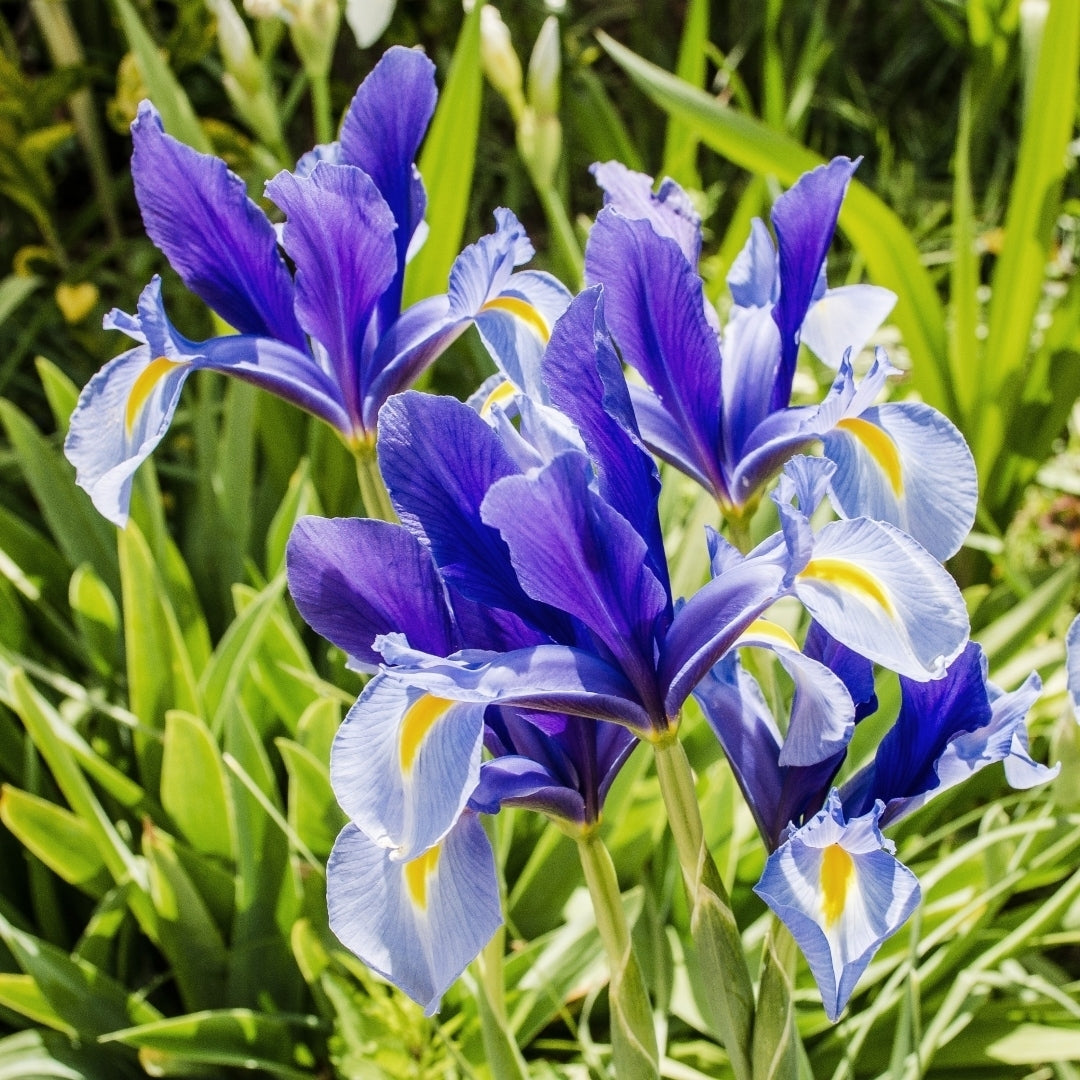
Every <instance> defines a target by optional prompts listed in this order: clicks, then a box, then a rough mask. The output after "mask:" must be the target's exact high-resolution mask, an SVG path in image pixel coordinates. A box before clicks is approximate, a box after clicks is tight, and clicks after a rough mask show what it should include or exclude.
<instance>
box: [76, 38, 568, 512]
mask: <svg viewBox="0 0 1080 1080" xmlns="http://www.w3.org/2000/svg"><path fill="white" fill-rule="evenodd" d="M435 98H436V91H435V80H434V65H432V63H431V62H430V61H429V60H428V59H427V58H426V57H425V56H424V55H423V54H422V53H420V52H417V51H415V50H411V49H405V48H400V47H397V48H393V49H390V50H389V51H388V52H387V53H386V55H385V56H383V58H382V59H381V60H380V61H379V63H378V64H377V65H376V66H375V68H374V70H373V71H372V72H371V74H370V75H369V76H368V78H367V79H366V80H365V81H364V83H363V84H362V85H361V87H360V88H359V90H358V91H357V93H356V96H355V97H354V99H353V101H352V104H351V105H350V106H349V109H348V111H347V112H346V114H345V118H344V121H343V124H342V129H341V139H340V142H336V143H333V144H331V145H329V146H322V147H318V148H316V150H314V151H312V152H310V153H309V154H306V155H305V156H304V157H303V158H302V159H301V160H300V162H299V163H298V165H297V168H296V170H295V171H294V172H282V173H279V174H278V175H277V176H276V177H274V179H272V180H271V181H270V182H269V183H268V184H267V186H266V194H267V196H268V197H269V198H270V199H271V200H273V202H274V203H275V204H276V205H277V206H278V208H279V209H280V210H281V211H283V213H284V214H285V217H286V221H285V224H284V226H282V227H281V229H280V232H279V229H278V228H277V227H275V225H274V224H272V223H271V221H270V219H269V218H268V217H267V216H266V214H264V213H263V211H262V210H261V209H260V208H259V207H258V206H257V205H256V204H255V203H254V202H252V201H251V199H249V198H248V196H247V192H246V189H245V187H244V184H243V181H242V180H240V178H239V177H237V176H236V175H234V174H233V173H231V172H230V171H229V170H228V168H227V167H226V165H225V163H224V162H223V161H221V160H220V159H218V158H215V157H212V156H209V155H206V154H200V153H198V152H196V151H195V150H192V149H191V148H190V147H188V146H185V145H183V144H182V143H179V142H177V141H176V140H175V139H173V138H172V137H170V136H169V135H166V134H165V132H164V129H163V127H162V124H161V119H160V117H159V116H158V114H157V112H156V110H155V109H154V108H153V106H152V105H150V103H149V102H144V103H143V104H142V105H141V106H140V108H139V114H138V117H137V119H136V120H135V122H134V124H133V125H132V137H133V141H134V156H133V159H132V175H133V178H134V181H135V194H136V197H137V199H138V202H139V207H140V209H141V211H142V216H143V223H144V225H145V227H146V231H147V233H148V234H149V236H150V238H151V239H152V240H153V241H154V243H155V244H156V245H157V246H158V247H159V248H160V249H161V250H162V252H164V254H165V256H166V257H167V258H168V260H169V262H170V263H171V264H172V266H173V268H174V269H175V270H176V271H177V273H178V274H179V275H180V277H181V279H182V280H183V282H184V284H185V285H187V287H188V288H189V289H191V291H192V292H194V293H195V294H196V295H198V296H199V297H200V298H201V299H202V300H204V301H205V302H206V303H207V304H208V305H209V306H210V307H211V308H212V309H213V310H214V311H215V312H216V313H217V314H218V315H219V316H220V317H221V318H222V319H223V320H224V321H225V322H227V323H228V324H230V325H231V326H232V327H234V328H235V329H236V331H237V333H236V334H233V335H227V336H221V337H214V338H211V339H209V340H208V341H202V342H194V341H190V340H188V339H187V338H185V337H183V336H182V335H180V334H179V333H178V332H177V331H176V330H175V329H174V328H173V326H172V324H171V323H170V322H169V319H168V317H167V316H166V314H165V310H164V307H163V305H162V299H161V285H160V281H159V280H158V279H157V278H156V277H155V278H154V280H153V281H152V282H151V283H150V284H149V285H148V286H147V287H146V289H145V290H144V291H143V294H142V296H141V297H140V299H139V305H138V310H137V313H136V314H135V315H126V314H124V313H122V312H118V311H114V312H112V313H111V314H110V315H109V316H108V317H107V318H106V321H105V325H106V327H108V328H111V329H118V330H122V331H123V332H124V333H126V334H127V335H128V336H129V337H131V338H133V339H134V340H135V341H137V342H138V344H137V345H136V347H135V348H133V349H130V350H129V351H128V352H125V353H124V354H122V355H121V356H118V357H117V358H116V359H114V360H112V361H111V362H110V363H108V364H107V365H106V366H105V367H104V368H103V369H102V370H101V371H100V372H99V373H98V374H97V375H95V376H94V377H93V378H92V379H91V380H90V382H89V383H88V384H87V386H86V387H85V389H84V390H83V393H82V395H81V397H80V399H79V403H78V406H77V408H76V410H75V412H74V415H73V416H72V420H71V430H70V434H69V435H68V439H67V443H66V445H65V451H66V453H67V455H68V458H69V459H70V460H71V461H72V463H73V464H74V465H75V467H76V469H77V480H78V483H79V484H80V485H82V486H83V487H84V488H86V490H87V491H88V492H89V493H90V496H91V498H92V499H93V500H94V503H95V505H96V506H97V508H98V509H99V510H100V511H101V513H102V514H104V515H105V516H106V517H108V518H109V519H110V520H112V521H114V522H116V523H117V524H118V525H123V524H124V522H125V521H126V518H127V512H128V505H129V503H130V489H131V481H132V475H133V473H134V471H135V469H136V467H137V466H138V465H139V463H140V462H141V461H143V460H144V459H145V458H146V457H147V456H148V455H149V454H150V453H151V451H152V450H153V449H154V447H155V446H156V445H157V444H158V443H159V442H160V441H161V439H162V438H163V437H164V435H165V432H166V430H167V429H168V427H169V424H170V423H171V421H172V417H173V414H174V412H175V410H176V407H177V402H178V400H179V396H180V391H181V388H182V386H183V384H184V382H185V380H186V379H187V377H188V376H189V375H190V374H191V372H192V371H196V370H199V369H201V368H209V369H212V370H215V371H221V372H223V373H225V374H229V375H233V376H235V377H236V378H240V379H243V380H245V381H247V382H250V383H253V384H255V385H256V386H260V387H262V388H263V389H265V390H269V391H270V392H271V393H274V394H276V395H278V396H279V397H282V398H284V399H285V400H287V401H290V402H292V403H293V404H295V405H298V406H299V407H300V408H302V409H305V410H306V411H308V412H309V413H312V414H313V415H315V416H317V417H319V418H320V419H322V420H324V421H326V423H328V424H330V425H331V426H332V427H333V428H335V429H336V430H337V431H338V432H339V434H340V435H341V437H342V439H343V440H344V441H345V442H346V443H347V444H348V445H349V446H350V447H351V448H353V449H354V450H364V449H370V447H371V445H372V443H373V441H374V434H375V423H376V417H377V415H378V411H379V407H380V406H381V405H382V403H383V402H384V401H385V400H386V399H387V398H388V397H389V396H390V395H391V394H393V393H396V392H397V391H399V390H402V389H404V388H405V387H406V386H408V385H409V384H410V383H411V382H412V381H413V380H414V379H415V378H416V377H417V375H418V374H419V373H420V372H421V371H422V370H423V369H424V367H425V366H426V365H428V364H430V363H431V362H432V361H433V360H434V359H435V358H436V357H437V356H438V355H439V353H440V352H442V351H443V350H444V349H445V348H446V347H447V346H448V345H449V344H450V343H451V342H452V341H453V340H454V339H455V338H456V337H457V336H458V335H460V334H461V333H463V332H464V330H465V329H466V328H467V327H468V326H470V325H471V324H473V323H476V324H477V326H478V327H479V329H480V332H481V335H482V336H483V338H484V341H485V343H486V344H487V345H488V347H489V349H490V350H491V351H492V353H493V356H494V357H495V359H496V363H498V364H499V365H500V366H501V367H502V368H503V370H504V371H505V372H506V374H507V376H508V377H509V378H511V379H515V378H517V379H521V378H522V375H521V372H522V371H527V370H530V369H531V368H533V367H535V365H536V363H537V362H538V358H539V355H540V353H541V352H542V350H543V347H544V345H545V344H546V340H547V336H548V334H549V333H550V328H551V326H552V324H553V323H554V321H555V319H556V318H557V317H558V315H559V314H560V313H561V312H562V311H563V309H564V308H565V307H566V304H567V303H568V302H569V298H570V297H569V293H568V292H567V291H566V289H565V288H563V286H562V285H560V284H559V283H558V282H557V281H556V280H555V279H554V278H552V277H551V276H550V275H547V274H542V273H538V272H532V271H523V272H520V273H514V272H513V271H514V268H515V267H516V266H518V265H520V264H521V263H523V262H525V261H527V260H528V259H529V258H531V256H532V253H533V249H532V245H531V244H530V243H529V241H528V238H527V237H526V236H525V233H524V231H523V230H522V228H521V226H520V224H519V223H518V221H517V219H516V218H515V217H514V215H513V214H512V213H510V211H508V210H499V211H497V212H496V221H497V226H498V227H497V230H496V232H495V233H494V234H493V235H490V236H486V237H484V238H483V239H482V240H480V241H479V243H477V244H474V245H472V246H471V247H469V248H466V250H465V251H464V252H462V254H461V255H460V256H459V257H458V259H457V261H456V262H455V263H454V266H453V269H452V271H451V274H450V284H449V290H448V292H447V294H446V295H443V296H436V297H431V298H428V299H425V300H421V301H420V302H419V303H417V304H414V305H413V306H412V307H410V308H409V309H408V310H406V311H404V312H403V311H402V310H401V297H402V284H403V280H404V273H405V265H406V262H407V259H408V257H409V255H410V253H411V251H412V250H414V249H415V247H417V246H418V245H419V244H420V243H421V242H422V241H423V237H424V235H425V232H426V225H425V223H424V220H423V218H424V210H425V207H426V197H425V194H424V186H423V183H422V182H421V179H420V176H419V173H418V172H417V170H416V166H415V165H414V163H413V159H414V157H415V156H416V152H417V148H418V147H419V145H420V141H421V139H422V138H423V136H424V132H425V131H426V129H427V125H428V122H429V120H430V118H431V115H432V112H433V110H434V107H435ZM280 248H283V249H284V252H285V254H286V255H288V257H289V259H290V261H291V263H292V265H293V267H294V272H290V270H289V267H288V265H287V264H286V262H285V259H284V258H283V256H282V252H281V250H280Z"/></svg>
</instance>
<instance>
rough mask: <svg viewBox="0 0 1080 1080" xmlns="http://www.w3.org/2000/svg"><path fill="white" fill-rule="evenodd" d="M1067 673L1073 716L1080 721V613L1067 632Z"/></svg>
mask: <svg viewBox="0 0 1080 1080" xmlns="http://www.w3.org/2000/svg"><path fill="white" fill-rule="evenodd" d="M1065 673H1066V684H1067V685H1068V688H1069V697H1070V698H1071V699H1072V709H1073V716H1075V717H1076V721H1077V723H1080V615H1077V617H1076V618H1075V619H1073V621H1072V622H1071V623H1070V624H1069V629H1068V632H1067V633H1066V634H1065Z"/></svg>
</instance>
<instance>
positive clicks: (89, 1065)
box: [0, 1030, 145, 1080]
mask: <svg viewBox="0 0 1080 1080" xmlns="http://www.w3.org/2000/svg"><path fill="white" fill-rule="evenodd" d="M144 1075H145V1074H144V1073H142V1071H141V1070H138V1071H137V1070H136V1068H135V1067H134V1065H133V1064H132V1063H129V1062H128V1061H123V1060H119V1059H118V1058H117V1056H116V1055H115V1054H109V1053H105V1052H102V1051H101V1050H99V1049H98V1048H97V1047H96V1046H93V1045H86V1044H85V1043H84V1044H81V1045H74V1044H73V1043H72V1042H71V1040H70V1039H69V1038H68V1037H67V1036H66V1035H61V1034H59V1033H57V1032H53V1031H40V1030H30V1031H20V1032H19V1033H18V1034H16V1035H9V1036H8V1037H7V1038H6V1039H0V1080H136V1077H138V1076H144Z"/></svg>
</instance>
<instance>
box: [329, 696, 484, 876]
mask: <svg viewBox="0 0 1080 1080" xmlns="http://www.w3.org/2000/svg"><path fill="white" fill-rule="evenodd" d="M483 735H484V706H483V705H477V704H474V703H468V702H465V703H462V702H455V701H450V700H448V699H443V698H437V697H434V696H433V695H431V694H428V693H425V692H424V691H423V690H417V689H414V688H412V687H410V686H406V685H405V684H403V683H401V682H398V681H397V680H396V679H392V678H390V677H388V676H386V675H377V676H376V677H375V678H374V679H372V681H371V682H370V683H368V685H367V686H366V687H365V688H364V692H363V693H362V694H361V695H360V697H359V699H358V700H357V702H356V704H355V705H353V707H352V708H351V709H350V710H349V713H348V715H347V716H346V717H345V722H344V723H343V724H342V725H341V727H340V729H339V730H338V733H337V736H336V738H335V739H334V749H333V753H332V755H331V758H330V778H331V781H332V782H333V785H334V794H335V795H336V796H337V799H338V802H339V803H340V804H341V808H342V809H343V810H344V811H345V813H346V814H348V815H349V817H350V818H351V819H352V820H353V821H354V822H355V823H356V825H357V826H359V828H360V829H362V830H363V832H364V833H365V834H366V835H367V836H369V837H370V838H371V839H372V840H373V841H374V842H375V843H376V844H380V845H382V846H384V847H388V848H393V849H394V851H395V853H396V857H397V858H399V859H405V860H408V859H411V858H413V857H415V856H416V855H419V854H420V853H421V852H422V851H426V850H427V849H428V848H430V847H432V846H433V845H435V844H437V843H438V842H439V841H440V840H441V839H442V838H443V837H444V836H445V835H446V833H447V832H448V831H449V830H450V828H451V827H452V826H453V824H454V822H455V821H457V820H458V818H459V817H460V816H461V812H462V811H463V810H464V809H465V804H466V803H467V802H468V800H469V796H470V795H471V794H472V792H473V789H474V788H475V787H476V784H477V781H478V780H479V778H480V750H481V743H482V740H483Z"/></svg>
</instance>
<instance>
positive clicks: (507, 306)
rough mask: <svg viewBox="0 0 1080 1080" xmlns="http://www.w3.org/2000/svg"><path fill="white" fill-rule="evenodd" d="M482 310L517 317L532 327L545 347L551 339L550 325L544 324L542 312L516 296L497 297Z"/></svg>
mask: <svg viewBox="0 0 1080 1080" xmlns="http://www.w3.org/2000/svg"><path fill="white" fill-rule="evenodd" d="M480 310H481V311H505V312H506V313H507V314H508V315H513V316H515V317H516V318H518V319H520V320H521V321H522V322H523V323H525V325H526V326H528V327H531V328H532V329H533V330H534V331H535V332H536V334H537V336H538V337H539V338H540V340H541V341H542V342H543V343H544V344H545V345H546V344H547V343H548V338H550V337H551V331H550V330H549V329H548V324H547V323H546V322H544V317H543V316H542V315H541V314H540V312H539V311H537V310H536V308H534V307H533V306H532V304H530V303H528V302H526V301H525V300H519V299H518V298H517V297H516V296H496V297H495V299H494V300H489V301H488V302H487V303H486V304H485V305H484V306H483V307H482V308H481V309H480Z"/></svg>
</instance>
